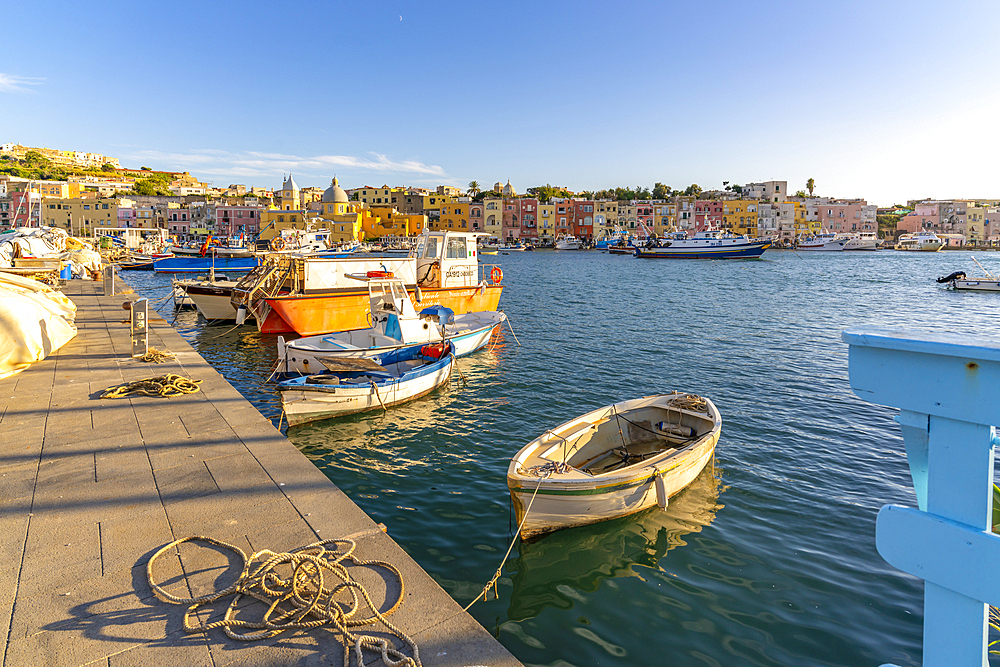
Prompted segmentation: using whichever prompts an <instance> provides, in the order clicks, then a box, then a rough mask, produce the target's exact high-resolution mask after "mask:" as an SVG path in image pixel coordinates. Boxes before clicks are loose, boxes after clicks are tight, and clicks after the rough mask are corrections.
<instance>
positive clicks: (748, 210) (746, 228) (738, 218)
mask: <svg viewBox="0 0 1000 667" xmlns="http://www.w3.org/2000/svg"><path fill="white" fill-rule="evenodd" d="M798 210H799V207H798V206H796V213H798ZM802 210H803V212H804V211H805V209H804V208H803V209H802ZM722 226H723V227H724V228H725V229H730V230H732V231H733V233H734V234H749V235H751V236H756V234H757V200H755V199H729V200H726V201H723V202H722Z"/></svg>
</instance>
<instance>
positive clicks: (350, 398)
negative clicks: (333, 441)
mask: <svg viewBox="0 0 1000 667" xmlns="http://www.w3.org/2000/svg"><path fill="white" fill-rule="evenodd" d="M323 362H324V364H323V365H324V366H326V368H327V370H326V371H324V372H323V373H318V374H315V375H306V376H303V377H298V378H293V379H291V380H285V381H284V382H279V383H278V392H279V394H280V396H281V407H282V410H284V413H285V416H286V417H287V418H288V424H289V426H297V425H299V424H305V423H307V422H311V421H317V420H320V419H328V418H330V417H340V416H343V415H349V414H354V413H357V412H366V411H368V410H377V409H379V408H382V409H386V408H389V407H390V406H393V405H398V404H400V403H405V402H407V401H412V400H414V399H417V398H420V397H421V396H424V395H426V394H429V393H430V392H432V391H434V390H435V389H438V388H439V387H441V386H443V385H445V384H447V382H448V380H449V378H450V377H451V371H452V368H453V367H454V362H455V354H454V346H453V345H452V344H451V343H448V342H446V343H439V344H437V345H411V346H409V347H404V348H401V349H399V350H394V351H392V352H389V353H387V354H385V355H382V356H381V357H378V358H376V359H329V360H326V359H324V360H323Z"/></svg>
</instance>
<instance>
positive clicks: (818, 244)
mask: <svg viewBox="0 0 1000 667" xmlns="http://www.w3.org/2000/svg"><path fill="white" fill-rule="evenodd" d="M847 241H848V238H847V237H846V236H839V235H837V234H834V233H832V232H826V233H823V234H815V235H813V236H808V237H805V238H802V239H800V240H799V242H798V243H797V244H796V246H795V249H796V250H814V251H821V252H824V251H825V252H840V251H842V250H844V249H845V248H846V247H847Z"/></svg>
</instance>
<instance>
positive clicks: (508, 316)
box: [504, 313, 521, 347]
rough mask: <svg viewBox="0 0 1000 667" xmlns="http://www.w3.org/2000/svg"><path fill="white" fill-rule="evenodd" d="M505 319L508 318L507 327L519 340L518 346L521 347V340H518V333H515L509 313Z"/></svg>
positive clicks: (515, 338)
mask: <svg viewBox="0 0 1000 667" xmlns="http://www.w3.org/2000/svg"><path fill="white" fill-rule="evenodd" d="M505 314H506V313H505ZM504 319H505V320H507V328H508V329H510V335H511V336H513V337H514V340H515V341H516V342H517V346H518V347H520V346H521V341H519V340H517V334H516V333H514V327H513V326H512V325H511V323H510V315H507V316H506V317H504Z"/></svg>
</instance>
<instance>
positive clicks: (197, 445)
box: [0, 281, 520, 667]
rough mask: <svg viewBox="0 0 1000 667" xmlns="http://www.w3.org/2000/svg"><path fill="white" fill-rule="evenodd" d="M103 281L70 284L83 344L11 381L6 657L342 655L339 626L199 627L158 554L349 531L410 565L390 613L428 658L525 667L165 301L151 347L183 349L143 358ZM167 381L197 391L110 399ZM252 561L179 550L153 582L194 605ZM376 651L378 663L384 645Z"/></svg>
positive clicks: (287, 545)
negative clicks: (195, 386)
mask: <svg viewBox="0 0 1000 667" xmlns="http://www.w3.org/2000/svg"><path fill="white" fill-rule="evenodd" d="M100 290H101V285H100V284H98V283H92V282H84V281H71V282H70V283H69V284H68V285H67V286H66V288H65V289H64V290H63V291H64V293H65V294H66V295H67V296H69V297H70V298H71V299H73V301H75V302H76V304H77V307H78V312H77V320H76V324H77V327H78V328H79V333H78V334H77V336H76V338H75V339H73V340H72V341H71V342H70V343H68V344H67V345H66V346H64V347H63V348H62V349H61V350H59V351H57V352H56V353H54V354H52V355H50V356H49V357H48V358H47V359H45V360H43V361H41V362H39V363H37V364H34V365H32V367H31V368H29V369H27V370H25V371H23V372H21V373H20V374H18V375H15V376H13V377H11V378H7V379H5V380H0V475H2V476H0V628H2V631H3V632H4V633H5V635H6V642H5V647H4V653H3V659H2V664H3V665H4V666H5V667H12V666H16V667H20V666H22V665H52V666H60V665H91V664H95V665H107V667H119V666H123V665H156V666H157V667H169V666H171V665H184V666H189V665H190V666H195V665H215V666H221V665H340V664H342V662H343V649H342V646H341V644H340V643H339V642H338V641H337V639H336V637H337V633H336V632H335V631H334V630H330V629H327V628H319V629H314V630H310V631H307V632H299V633H295V634H286V635H283V636H279V637H276V638H272V639H270V640H266V641H263V642H240V641H235V640H230V639H228V638H227V637H226V635H225V634H224V632H223V630H222V629H217V630H212V631H210V632H209V633H208V634H187V633H185V632H184V630H183V627H182V623H183V616H184V611H185V609H186V607H185V606H182V605H174V604H168V603H165V602H161V601H160V600H158V599H156V598H155V597H154V596H153V594H152V592H151V590H150V588H149V585H148V584H147V581H146V564H147V561H148V560H149V557H150V556H151V555H152V554H153V553H154V552H155V551H156V550H157V549H158V548H159V547H161V546H163V545H164V544H167V543H169V542H170V541H172V540H174V539H177V538H181V537H187V536H190V535H206V536H209V537H214V538H217V539H220V540H224V541H226V542H230V543H232V544H236V545H238V546H239V547H240V548H241V549H243V550H244V551H245V552H246V553H247V554H248V555H249V554H251V553H253V552H254V551H257V550H260V549H265V548H266V549H271V550H273V551H286V550H289V549H292V548H295V547H299V546H303V545H306V544H309V543H311V542H315V541H317V540H319V539H328V538H334V537H350V538H352V539H354V540H355V541H356V542H357V543H358V547H357V551H356V553H357V555H358V556H359V557H360V558H364V559H382V560H386V561H389V562H391V563H393V564H395V565H396V566H397V567H398V568H399V569H400V570H401V571H402V574H403V578H404V582H405V596H404V597H405V601H404V603H403V606H402V607H401V608H400V609H399V610H398V611H396V612H395V613H394V614H393V615H392V616H390V620H391V621H392V622H393V623H394V624H396V625H397V627H399V628H400V629H401V630H402V631H403V632H405V633H406V634H408V635H409V636H410V637H412V638H413V639H414V640H415V641H416V643H417V645H418V646H419V650H420V658H421V661H422V662H423V664H424V665H426V666H431V665H445V666H447V665H456V666H458V665H518V664H520V663H518V662H517V660H516V659H514V657H513V656H512V655H511V654H510V653H508V652H507V650H506V649H504V648H503V646H501V645H500V644H499V643H498V642H497V641H496V640H495V639H494V638H493V637H492V636H491V635H490V634H489V633H488V632H487V631H486V630H485V629H484V628H483V627H482V626H480V625H479V624H478V623H477V622H476V621H475V620H474V619H473V618H472V617H471V616H469V615H468V614H466V613H464V612H462V610H461V607H460V606H459V605H458V604H457V603H456V602H455V601H454V600H452V599H451V597H450V596H449V595H448V594H447V593H446V592H445V591H444V590H443V589H441V587H440V586H438V585H437V583H435V582H434V581H433V580H432V579H431V577H430V576H429V575H428V574H427V573H426V572H424V571H423V570H422V569H421V568H420V566H418V565H417V564H416V563H415V562H414V561H413V560H412V559H411V558H410V557H409V556H408V555H407V554H406V553H405V552H404V551H403V550H402V549H401V548H400V547H399V546H398V545H397V544H396V543H395V542H393V540H392V539H391V533H392V527H391V526H389V534H388V535H387V534H385V533H383V531H382V530H380V528H379V527H378V526H377V525H376V524H375V523H374V522H373V521H372V520H371V519H370V518H369V517H368V516H367V515H366V514H365V513H364V512H362V511H361V510H360V509H359V508H358V507H357V506H356V505H355V504H354V503H353V502H352V501H351V500H350V499H349V498H348V497H347V496H345V495H344V494H343V493H342V492H341V491H340V490H339V489H338V488H337V487H336V486H335V485H334V484H333V483H331V482H330V481H329V480H328V479H327V478H326V476H325V475H323V473H321V472H320V471H319V470H318V469H316V467H315V466H313V465H312V463H310V462H309V460H308V459H306V458H305V456H303V455H302V454H301V453H300V452H299V451H298V450H297V449H296V448H295V447H294V446H293V445H292V444H291V443H290V442H288V440H286V439H285V437H284V436H283V435H281V434H280V433H279V432H278V431H276V430H275V429H274V427H273V426H272V425H271V423H270V421H268V420H267V419H265V418H264V417H263V416H262V415H261V414H260V413H259V412H258V411H257V410H256V409H255V408H254V407H253V406H252V405H251V404H250V403H248V402H247V401H246V400H244V399H243V397H242V396H241V395H240V394H239V392H237V391H236V390H235V389H234V388H233V387H232V386H231V385H230V384H229V383H228V382H226V380H225V379H223V378H222V376H221V375H219V374H218V373H217V372H216V371H215V370H214V369H213V368H212V367H211V366H210V365H209V364H208V363H207V362H206V361H205V360H204V359H202V358H201V357H200V356H199V355H198V354H197V353H196V352H195V351H194V350H193V349H192V348H191V346H190V345H188V344H187V343H186V342H185V341H184V340H183V338H182V337H181V336H180V335H179V334H178V333H177V332H176V331H175V330H174V329H173V328H171V327H170V326H169V325H168V324H167V323H166V322H165V321H163V320H162V319H159V318H158V316H156V315H155V314H154V313H152V311H151V315H152V316H153V318H154V319H151V321H150V325H151V331H150V337H149V344H150V346H151V347H156V348H157V349H159V350H169V351H171V352H174V353H175V354H176V355H177V359H176V361H175V362H170V363H164V364H147V363H143V362H140V361H136V360H133V359H131V358H130V356H129V355H130V352H131V349H130V341H129V334H128V325H127V324H126V323H124V322H123V321H122V320H124V319H125V318H126V317H127V312H126V311H124V310H123V309H122V303H123V302H124V301H125V300H126V299H128V298H130V297H126V296H114V297H102V296H98V295H99V294H100ZM0 335H2V333H0ZM165 373H177V374H179V375H183V376H185V377H189V378H194V379H200V380H201V391H200V392H198V393H196V394H192V395H189V396H184V397H177V398H170V399H166V398H153V397H136V398H129V399H121V400H100V399H99V396H100V395H101V393H102V391H103V390H105V389H107V388H108V387H111V386H113V385H117V384H120V383H122V382H129V381H133V380H138V379H140V378H144V377H151V376H156V375H163V374H165ZM238 571H239V562H238V558H232V557H230V556H227V554H226V553H225V552H223V551H221V550H213V549H197V548H188V546H187V545H183V546H182V547H181V549H180V553H179V554H177V553H173V554H165V555H164V556H163V557H161V558H160V559H159V560H158V561H157V565H156V572H155V574H156V577H157V580H158V581H159V582H166V584H167V588H168V590H170V591H171V592H172V593H174V594H175V595H178V596H185V597H188V596H192V595H203V594H205V593H207V592H209V591H211V590H215V589H216V588H217V587H224V586H225V585H227V584H228V582H231V581H232V580H233V578H235V576H237V575H238ZM483 574H484V577H488V574H489V573H485V572H484V573H483ZM362 582H363V583H365V584H366V585H369V586H370V587H371V588H372V591H373V596H374V597H375V599H376V600H377V601H379V602H382V601H384V600H385V599H386V596H387V595H388V596H389V597H391V598H392V599H394V597H395V595H396V589H395V586H394V584H393V583H391V582H390V581H388V580H387V578H384V577H377V576H369V577H368V578H367V579H364V578H363V579H362ZM484 583H485V582H484ZM387 589H388V590H387ZM224 606H225V605H221V604H220V605H216V606H215V607H214V608H213V610H212V614H211V615H210V617H211V620H218V619H220V618H221V617H222V614H223V612H224ZM366 660H367V663H366V664H381V661H380V660H379V659H377V656H375V655H374V654H372V653H367V654H366ZM352 662H353V661H352Z"/></svg>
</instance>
